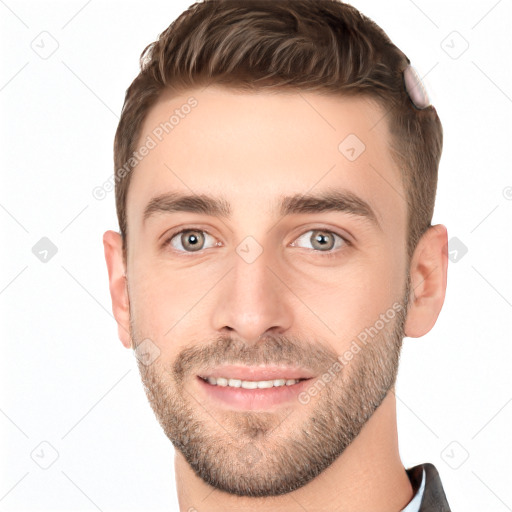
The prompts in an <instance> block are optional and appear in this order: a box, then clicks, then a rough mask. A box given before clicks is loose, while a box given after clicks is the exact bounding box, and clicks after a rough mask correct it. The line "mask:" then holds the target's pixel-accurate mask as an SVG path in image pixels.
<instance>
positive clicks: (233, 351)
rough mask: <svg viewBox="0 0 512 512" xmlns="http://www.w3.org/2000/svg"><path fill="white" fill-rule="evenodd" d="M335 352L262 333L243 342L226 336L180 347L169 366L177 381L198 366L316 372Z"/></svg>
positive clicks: (329, 361)
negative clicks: (290, 368)
mask: <svg viewBox="0 0 512 512" xmlns="http://www.w3.org/2000/svg"><path fill="white" fill-rule="evenodd" d="M337 358H338V354H337V353H336V352H335V351H334V350H333V349H332V348H331V347H329V346H326V345H325V344H322V343H318V342H317V341H315V342H312V343H307V342H304V341H302V340H300V339H298V338H296V339H290V338H285V337H281V336H266V337H262V338H260V340H259V341H258V342H256V343H247V342H245V341H243V340H241V339H238V338H234V337H230V336H222V335H221V336H219V337H217V338H216V339H215V340H214V341H213V342H211V343H209V344H206V345H203V344H196V345H194V346H190V347H187V348H185V349H183V350H182V351H181V352H180V354H179V355H178V356H177V358H176V360H175V361H174V364H173V366H172V373H173V376H174V378H175V379H176V381H177V382H182V381H183V380H184V378H185V377H186V376H187V375H190V374H193V373H197V371H198V370H199V369H201V370H205V369H211V368H214V367H216V366H219V365H224V364H232V365H244V366H259V365H276V366H277V365H286V366H294V367H300V368H304V369H307V370H310V371H311V372H313V373H315V374H318V373H322V372H323V371H325V370H326V369H327V368H329V367H330V366H331V365H332V364H334V363H335V362H336V361H337Z"/></svg>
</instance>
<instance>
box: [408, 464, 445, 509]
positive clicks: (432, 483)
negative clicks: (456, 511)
mask: <svg viewBox="0 0 512 512" xmlns="http://www.w3.org/2000/svg"><path fill="white" fill-rule="evenodd" d="M423 470H425V489H424V490H423V499H422V500H421V505H420V509H419V512H451V511H450V505H448V501H447V500H446V496H445V494H444V490H443V486H442V484H441V478H440V477H439V473H438V472H437V469H436V468H435V466H434V465H433V464H430V463H429V462H427V463H425V464H420V465H419V466H414V467H412V468H409V469H407V470H406V471H407V475H408V476H409V480H410V481H411V485H412V488H413V490H414V494H415V495H416V493H417V491H418V489H419V488H420V485H421V477H422V475H423Z"/></svg>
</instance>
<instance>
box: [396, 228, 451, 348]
mask: <svg viewBox="0 0 512 512" xmlns="http://www.w3.org/2000/svg"><path fill="white" fill-rule="evenodd" d="M447 271H448V233H447V230H446V227H445V226H443V225H442V224H436V225H435V226H431V227H430V228H429V229H427V231H425V233H424V234H423V236H422V237H421V239H420V240H419V242H418V245H417V246H416V250H415V251H414V254H413V256H412V259H411V265H410V276H411V283H410V284H411V292H410V296H409V306H408V311H407V319H406V322H405V335H406V336H409V337H412V338H418V337H420V336H424V335H425V334H427V333H428V332H429V331H430V330H431V329H432V327H433V326H434V324H435V323H436V320H437V317H438V316H439V313H440V312H441V308H442V307H443V303H444V298H445V294H446V281H447Z"/></svg>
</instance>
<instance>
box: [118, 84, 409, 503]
mask: <svg viewBox="0 0 512 512" xmlns="http://www.w3.org/2000/svg"><path fill="white" fill-rule="evenodd" d="M190 97H193V98H194V100H193V101H190V100H189V98H190ZM187 102H188V103H187ZM187 104H188V105H194V106H193V107H191V108H185V107H184V105H187ZM172 115H175V118H174V120H173V121H171V122H172V123H173V126H172V129H169V125H167V132H168V133H166V132H165V130H164V131H163V133H162V126H165V125H161V123H165V122H166V121H169V119H170V117H171V116H172ZM384 116H385V112H383V111H382V110H381V109H380V108H379V107H377V106H376V105H375V104H373V103H371V102H369V101H368V100H365V99H362V98H358V99H355V98H339V97H333V96H325V95H324V96H322V95H319V94H315V93H300V94H298V93H286V94H284V93H279V94H269V93H244V94H240V93H235V92H232V91H229V90H226V89H222V88H218V87H217V88H215V87H210V88H207V89H205V90H202V91H201V90H194V91H189V92H187V93H186V94H183V96H179V97H177V96H174V97H171V96H170V95H167V96H163V97H162V98H161V100H160V101H159V103H158V104H157V105H156V106H155V107H154V108H153V109H152V110H151V111H150V112H149V114H148V117H147V118H146V120H145V123H144V125H143V130H142V134H141V137H140V144H139V147H140V146H141V145H142V144H144V143H147V142H148V141H149V140H150V139H151V140H153V141H154V142H155V144H151V143H149V144H147V146H148V147H149V146H152V147H151V148H150V150H149V152H148V154H147V155H146V156H145V157H144V158H143V159H142V160H141V161H140V163H139V164H138V166H137V167H136V169H135V170H134V171H133V173H134V174H133V176H132V181H131V184H130V188H129V192H128V197H127V219H128V259H127V282H128V293H129V302H130V334H131V338H132V342H133V346H134V347H136V350H137V351H139V353H141V352H146V353H147V354H149V355H148V357H146V358H144V357H140V358H139V359H138V365H139V370H140V374H141V377H142V381H143V383H144V386H145V390H146V394H147V396H148V399H149V402H150V404H151V407H152V408H153V410H154V412H155V415H156V417H157V419H158V421H159V422H160V424H161V426H162V428H163V430H164V431H165V433H166V435H167V436H168V438H169V439H170V440H171V441H172V443H173V444H174V446H175V447H176V449H177V450H179V451H180V452H181V454H182V455H183V456H184V457H185V459H186V460H187V461H188V463H189V464H190V466H191V467H192V468H193V470H194V471H195V472H196V474H197V475H198V476H200V477H201V478H202V479H203V480H204V481H205V482H207V483H209V484H210V485H212V486H214V487H216V488H218V489H221V490H223V491H226V492H229V493H232V494H237V495H240V496H271V495H279V494H283V493H286V492H290V491H292V490H294V489H297V488H298V487H300V486H303V485H305V484H306V483H307V482H309V481H310V480H312V479H313V478H315V477H316V476H317V475H318V474H320V473H321V472H322V471H323V470H324V469H326V468H327V467H328V466H329V465H330V464H332V463H333V461H334V460H335V459H336V458H337V457H339V456H340V455H341V454H342V453H343V451H344V449H345V448H346V447H347V446H348V445H349V444H350V443H351V442H352V440H353V439H354V438H355V437H356V436H357V435H358V433H359V432H360V430H361V429H362V427H363V426H364V425H365V423H366V422H367V421H368V420H369V419H370V418H371V416H372V414H373V412H374V411H375V409H376V408H377V407H378V406H379V405H380V404H381V402H382V400H383V399H384V397H385V396H386V394H387V393H388V391H389V390H390V388H391V387H392V386H393V384H394V382H395V378H396V373H397V368H398V357H399V351H400V345H401V340H402V337H403V335H404V320H405V313H406V302H407V297H408V283H409V280H408V274H407V258H406V205H405V202H404V200H403V197H404V195H405V193H404V190H403V185H402V182H401V178H400V172H399V169H398V168H397V167H396V165H395V164H394V162H393V161H392V159H391V155H390V151H389V147H388V143H389V140H390V138H389V137H390V136H389V133H388V132H387V126H386V123H385V120H384V119H383V118H384ZM178 118H179V120H178V121H176V120H177V119H178ZM148 137H149V138H148ZM160 139H161V140H160ZM180 196H192V198H188V199H186V200H185V199H182V198H181V199H180ZM310 196H311V197H310ZM207 199H210V200H207ZM211 199H213V200H214V201H212V200H211ZM226 384H227V385H226Z"/></svg>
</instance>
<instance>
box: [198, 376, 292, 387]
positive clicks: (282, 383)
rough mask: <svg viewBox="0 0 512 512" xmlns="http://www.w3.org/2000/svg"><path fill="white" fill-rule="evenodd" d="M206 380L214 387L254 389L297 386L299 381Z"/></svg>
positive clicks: (212, 378) (220, 378)
mask: <svg viewBox="0 0 512 512" xmlns="http://www.w3.org/2000/svg"><path fill="white" fill-rule="evenodd" d="M206 380H207V381H208V382H209V383H210V384H212V385H214V386H231V387H234V388H240V387H241V388H245V389H256V388H260V389H261V388H271V387H279V386H292V385H293V384H297V382H299V379H274V380H256V381H255V380H240V379H226V378H224V377H217V378H215V377H207V378H206Z"/></svg>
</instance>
